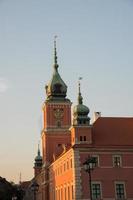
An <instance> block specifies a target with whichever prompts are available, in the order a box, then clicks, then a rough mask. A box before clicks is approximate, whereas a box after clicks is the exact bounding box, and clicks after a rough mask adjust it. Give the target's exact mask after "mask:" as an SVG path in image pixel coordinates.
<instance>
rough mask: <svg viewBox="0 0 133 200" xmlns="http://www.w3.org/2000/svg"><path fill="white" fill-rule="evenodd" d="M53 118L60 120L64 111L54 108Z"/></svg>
mask: <svg viewBox="0 0 133 200" xmlns="http://www.w3.org/2000/svg"><path fill="white" fill-rule="evenodd" d="M54 116H55V118H56V119H62V118H63V116H64V110H63V109H62V108H55V109H54Z"/></svg>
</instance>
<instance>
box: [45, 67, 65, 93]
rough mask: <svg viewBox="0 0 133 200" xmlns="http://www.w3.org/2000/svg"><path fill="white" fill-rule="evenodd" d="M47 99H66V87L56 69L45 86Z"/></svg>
mask: <svg viewBox="0 0 133 200" xmlns="http://www.w3.org/2000/svg"><path fill="white" fill-rule="evenodd" d="M46 93H47V97H52V96H53V97H66V93H67V86H66V84H65V83H64V81H63V80H62V78H61V77H60V74H59V73H58V71H57V69H56V68H55V70H54V73H53V77H52V79H51V81H50V82H49V84H48V85H47V86H46Z"/></svg>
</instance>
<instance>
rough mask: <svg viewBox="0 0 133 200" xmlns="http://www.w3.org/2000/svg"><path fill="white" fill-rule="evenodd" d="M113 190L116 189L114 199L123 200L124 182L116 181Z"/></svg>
mask: <svg viewBox="0 0 133 200" xmlns="http://www.w3.org/2000/svg"><path fill="white" fill-rule="evenodd" d="M115 190H116V199H118V200H124V199H125V188H124V183H116V185H115Z"/></svg>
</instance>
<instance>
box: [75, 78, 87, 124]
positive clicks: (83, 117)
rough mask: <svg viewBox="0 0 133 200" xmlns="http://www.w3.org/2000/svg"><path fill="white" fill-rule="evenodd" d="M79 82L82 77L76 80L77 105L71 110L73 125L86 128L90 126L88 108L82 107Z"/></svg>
mask: <svg viewBox="0 0 133 200" xmlns="http://www.w3.org/2000/svg"><path fill="white" fill-rule="evenodd" d="M80 80H82V77H79V79H78V104H77V105H76V106H74V109H73V125H78V126H88V125H89V124H90V118H89V117H88V113H89V108H88V107H87V106H85V105H83V97H82V95H81V83H80Z"/></svg>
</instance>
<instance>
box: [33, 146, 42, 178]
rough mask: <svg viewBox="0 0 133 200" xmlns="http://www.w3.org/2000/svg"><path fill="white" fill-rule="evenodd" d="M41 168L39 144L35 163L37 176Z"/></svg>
mask: <svg viewBox="0 0 133 200" xmlns="http://www.w3.org/2000/svg"><path fill="white" fill-rule="evenodd" d="M41 169H42V156H41V153H40V148H39V144H38V152H37V156H36V157H35V163H34V175H35V176H37V175H38V174H39V173H40V172H41Z"/></svg>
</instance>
